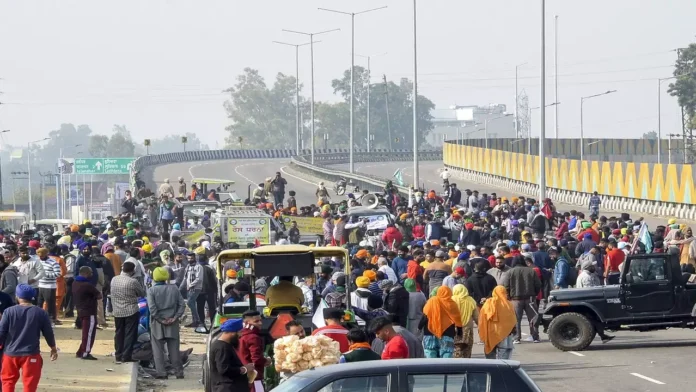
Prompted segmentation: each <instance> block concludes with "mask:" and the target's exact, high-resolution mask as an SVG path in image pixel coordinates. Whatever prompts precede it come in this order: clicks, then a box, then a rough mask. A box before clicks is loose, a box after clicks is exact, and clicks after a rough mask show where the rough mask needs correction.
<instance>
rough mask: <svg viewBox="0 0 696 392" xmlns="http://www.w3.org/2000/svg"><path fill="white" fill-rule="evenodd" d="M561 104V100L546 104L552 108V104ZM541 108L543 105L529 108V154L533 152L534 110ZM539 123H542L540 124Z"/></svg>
mask: <svg viewBox="0 0 696 392" xmlns="http://www.w3.org/2000/svg"><path fill="white" fill-rule="evenodd" d="M560 104H561V103H560V102H554V103H550V104H548V105H546V107H547V108H550V107H551V106H558V105H560ZM540 108H541V106H535V107H533V108H532V107H529V108H527V109H528V110H529V112H528V113H529V114H528V117H529V135H527V151H528V153H529V154H531V151H532V110H537V109H540ZM539 125H541V124H539ZM539 138H541V131H539Z"/></svg>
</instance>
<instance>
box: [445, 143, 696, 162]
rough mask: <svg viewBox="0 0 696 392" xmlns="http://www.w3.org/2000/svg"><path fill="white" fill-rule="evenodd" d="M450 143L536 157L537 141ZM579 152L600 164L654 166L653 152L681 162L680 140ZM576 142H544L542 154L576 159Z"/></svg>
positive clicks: (594, 146) (587, 148)
mask: <svg viewBox="0 0 696 392" xmlns="http://www.w3.org/2000/svg"><path fill="white" fill-rule="evenodd" d="M450 143H453V144H459V145H461V146H469V147H478V148H488V149H491V150H498V151H508V152H514V153H518V154H530V155H539V139H538V138H537V139H534V138H532V139H531V140H530V139H517V138H515V139H512V138H493V139H488V140H486V139H461V140H459V141H458V142H457V141H455V140H451V141H450ZM583 143H585V148H584V150H583V151H582V152H583V155H584V157H585V159H587V160H596V161H602V162H645V163H657V160H658V159H657V155H658V154H657V151H658V148H659V150H660V154H661V155H662V157H661V161H662V162H668V163H683V162H684V158H685V157H684V151H687V150H688V149H687V150H685V149H684V141H683V140H682V139H663V140H661V141H660V142H659V143H658V140H657V139H593V138H585V139H583ZM580 146H581V141H580V139H552V138H549V139H546V140H545V143H544V154H545V155H546V156H547V157H549V158H550V157H553V158H563V159H580Z"/></svg>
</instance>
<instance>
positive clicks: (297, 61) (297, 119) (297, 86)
mask: <svg viewBox="0 0 696 392" xmlns="http://www.w3.org/2000/svg"><path fill="white" fill-rule="evenodd" d="M316 42H321V41H316ZM273 43H274V44H279V45H285V46H293V47H295V138H296V139H297V140H296V141H297V145H296V153H297V155H300V46H306V45H311V42H307V43H304V44H290V43H287V42H280V41H273Z"/></svg>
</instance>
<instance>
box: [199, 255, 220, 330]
mask: <svg viewBox="0 0 696 392" xmlns="http://www.w3.org/2000/svg"><path fill="white" fill-rule="evenodd" d="M196 257H197V258H198V264H199V265H200V266H201V267H202V268H201V271H202V272H203V285H202V286H201V292H200V293H199V294H198V298H196V309H197V310H198V318H199V319H200V321H201V325H202V326H204V327H205V305H206V303H207V304H208V314H209V317H210V327H211V328H212V327H213V324H214V323H215V315H216V314H217V311H216V309H217V295H218V282H217V275H216V273H215V270H214V269H213V267H212V266H211V265H210V264H208V260H207V258H206V257H205V255H196Z"/></svg>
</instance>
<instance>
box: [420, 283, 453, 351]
mask: <svg viewBox="0 0 696 392" xmlns="http://www.w3.org/2000/svg"><path fill="white" fill-rule="evenodd" d="M419 327H420V328H421V329H423V330H424V336H423V348H424V349H425V356H426V357H427V358H452V356H453V354H454V340H455V336H457V335H461V332H462V329H461V328H462V316H461V314H460V313H459V308H458V307H457V304H456V303H455V302H454V301H453V300H452V290H451V289H450V288H449V287H447V286H441V287H440V288H438V289H437V294H436V295H434V296H432V295H431V297H430V299H429V300H428V302H427V303H426V304H425V307H424V308H423V318H422V319H421V321H420V325H419Z"/></svg>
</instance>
